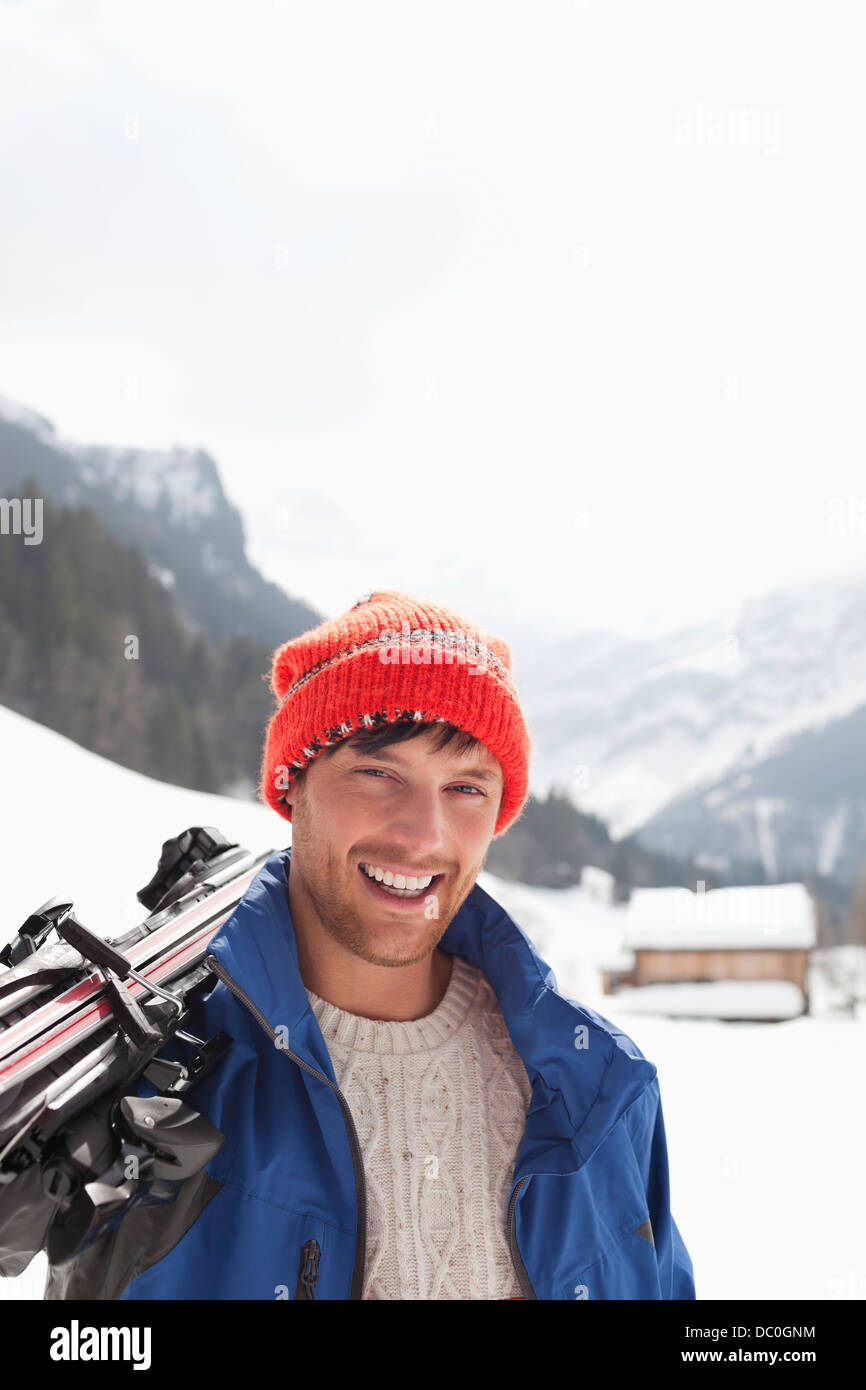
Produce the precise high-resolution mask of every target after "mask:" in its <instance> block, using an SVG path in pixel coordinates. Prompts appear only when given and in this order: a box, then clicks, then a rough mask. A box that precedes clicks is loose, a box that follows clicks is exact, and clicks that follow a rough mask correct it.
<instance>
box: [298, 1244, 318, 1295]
mask: <svg viewBox="0 0 866 1390" xmlns="http://www.w3.org/2000/svg"><path fill="white" fill-rule="evenodd" d="M321 1253H322V1251H321V1249H320V1246H319V1242H318V1241H317V1240H308V1241H305V1242H304V1244H303V1245H302V1246H301V1265H300V1268H299V1270H298V1286H297V1288H296V1289H295V1298H296V1299H299V1298H315V1297H316V1295H315V1293H314V1289H315V1287H316V1284H317V1283H318V1282H319V1256H320V1255H321Z"/></svg>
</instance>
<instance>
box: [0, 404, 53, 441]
mask: <svg viewBox="0 0 866 1390" xmlns="http://www.w3.org/2000/svg"><path fill="white" fill-rule="evenodd" d="M0 418H2V419H4V420H8V421H9V422H10V424H13V425H23V426H24V428H25V429H28V430H32V431H33V433H34V434H37V435H39V436H40V437H44V436H45V435H48V436H51V437H52V442H53V435H54V426H53V425H52V423H51V421H50V420H46V418H45V416H44V415H38V414H37V413H36V411H35V410H31V409H30V408H29V406H26V405H20V404H19V402H18V401H12V400H10V399H9V397H8V396H3V395H0Z"/></svg>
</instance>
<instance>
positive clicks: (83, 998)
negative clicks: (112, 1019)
mask: <svg viewBox="0 0 866 1390" xmlns="http://www.w3.org/2000/svg"><path fill="white" fill-rule="evenodd" d="M272 853H273V851H272V850H271V851H268V853H267V854H263V855H259V856H253V855H249V856H248V861H249V862H248V867H246V868H244V869H242V870H241V871H240V872H239V873H235V875H234V876H233V877H232V879H231V881H230V882H228V883H226V884H225V885H224V886H222V887H220V886H218V885H214V886H213V888H212V891H211V892H209V893H208V894H207V895H206V896H205V897H204V898H203V899H202V898H201V896H200V890H195V891H194V892H193V893H191V894H190V895H189V896H190V897H191V898H194V899H195V902H194V903H193V904H190V903H189V902H188V899H186V898H185V899H182V900H181V901H180V902H178V903H177V904H176V905H175V907H176V911H175V912H174V914H173V916H172V917H171V919H170V920H169V921H167V922H165V924H164V925H162V926H159V925H154V923H153V919H152V918H151V919H149V922H150V930H149V932H148V934H147V935H146V936H145V937H143V938H140V939H139V934H140V930H141V928H140V927H136V928H133V931H132V933H129V934H128V935H127V937H125V938H124V937H121V938H119V939H118V940H117V941H115V942H113V943H109V944H113V945H114V946H115V947H116V948H117V949H118V950H121V951H123V953H124V954H125V956H126V958H127V960H128V961H129V963H130V964H131V965H132V966H134V967H135V969H136V970H138V971H140V972H141V973H143V974H144V975H145V976H146V977H147V978H148V979H152V980H153V982H154V983H155V984H165V983H166V982H167V981H168V980H170V979H172V978H173V977H174V975H175V974H176V973H178V972H179V971H180V970H183V969H186V968H188V967H189V965H190V964H191V963H193V961H194V960H196V961H197V960H198V959H201V956H203V955H204V948H205V947H206V946H207V944H208V942H209V941H210V939H211V937H212V936H214V935H215V933H216V931H217V930H218V928H219V927H220V926H222V924H223V922H224V921H225V920H226V918H227V917H228V916H229V914H230V913H231V912H232V911H233V910H234V908H235V907H236V906H237V904H238V903H239V902H240V900H241V898H242V897H243V894H244V893H245V892H246V889H247V888H248V887H249V885H250V883H251V882H252V880H253V878H254V877H255V875H256V874H257V873H258V871H259V869H260V868H261V866H262V864H263V863H264V862H265V860H266V859H267V858H268V857H269V856H270V854H272ZM226 872H228V871H226ZM130 937H131V938H132V939H133V943H134V944H133V945H132V946H130V947H128V949H125V950H124V947H125V946H126V943H127V942H128V941H129V939H130ZM187 938H192V943H193V946H195V945H196V944H198V945H200V946H201V951H200V953H199V956H198V957H195V956H194V952H193V954H192V955H191V954H190V952H189V950H182V949H181V948H182V947H183V945H184V943H185V941H186V939H187ZM52 948H53V943H52ZM38 955H39V952H36V953H35V954H34V956H32V957H31V958H30V959H31V960H35V959H36V957H37V956H38ZM58 958H59V956H58V953H57V952H55V951H54V950H53V949H52V950H51V951H50V953H46V957H45V959H46V961H50V962H51V968H52V969H54V968H57V967H56V964H55V962H56V961H57V959H58ZM65 959H66V968H68V969H69V970H74V969H76V962H77V969H78V974H79V979H78V980H77V981H76V983H74V984H72V985H70V986H69V987H68V988H67V989H65V990H64V991H63V993H61V994H60V995H59V996H58V997H57V998H55V999H52V1000H51V1001H50V1003H46V1004H43V1005H42V1006H41V1008H37V1009H36V1010H34V1011H33V1012H31V1013H29V1014H27V1015H26V1016H25V1017H24V1018H21V1019H19V1020H18V1021H17V1022H13V1023H11V1024H9V1025H8V1026H7V1027H6V1028H5V1029H4V1030H3V1031H2V1032H0V1095H2V1094H3V1092H4V1091H5V1090H7V1089H8V1088H9V1087H10V1086H14V1085H17V1084H18V1082H20V1081H23V1080H24V1079H25V1078H26V1077H27V1076H29V1075H30V1073H31V1071H32V1070H33V1069H34V1068H35V1067H38V1066H40V1065H42V1064H44V1063H46V1062H49V1061H54V1060H55V1058H56V1057H57V1056H59V1055H61V1054H62V1052H64V1051H66V1050H67V1049H68V1048H71V1047H74V1046H75V1044H76V1043H78V1042H81V1041H82V1040H83V1039H84V1038H86V1037H87V1036H88V1035H89V1034H90V1033H92V1032H93V1031H94V1029H95V1028H98V1027H99V1024H100V1022H101V1021H102V1019H103V1018H105V1017H106V1016H107V1015H109V1014H110V1013H111V1011H112V1006H111V1004H110V1003H109V1002H108V1001H107V1000H105V998H104V996H105V993H106V981H105V978H104V976H103V975H102V974H101V973H100V971H98V970H97V971H92V970H91V968H90V967H89V966H88V963H87V961H86V960H85V959H84V957H83V956H82V955H81V954H80V953H79V952H73V951H67V955H66V958H65ZM82 972H84V978H83V979H82V978H80V977H81V974H82ZM10 983H12V981H11V980H10V979H9V978H8V977H4V976H3V975H0V987H5V986H7V985H8V984H10ZM124 987H125V988H126V989H127V990H128V991H129V993H130V994H132V995H133V997H136V998H137V997H138V996H140V995H142V994H144V993H145V991H144V989H143V988H142V986H141V985H139V984H137V983H136V982H135V981H132V980H131V981H129V982H124ZM37 989H38V986H34V985H29V984H27V983H26V977H25V981H24V983H23V985H22V990H21V991H18V990H16V991H14V992H13V993H12V994H10V995H8V996H6V997H2V998H0V1017H2V1016H3V1015H5V1016H6V1017H7V1018H8V1017H9V1014H10V1012H12V1011H13V1010H14V1009H16V1008H18V1007H20V1005H21V1004H22V1003H24V1002H30V1001H31V999H32V996H33V994H34V992H35V991H36V990H37ZM34 1034H38V1036H34ZM43 1035H44V1036H43Z"/></svg>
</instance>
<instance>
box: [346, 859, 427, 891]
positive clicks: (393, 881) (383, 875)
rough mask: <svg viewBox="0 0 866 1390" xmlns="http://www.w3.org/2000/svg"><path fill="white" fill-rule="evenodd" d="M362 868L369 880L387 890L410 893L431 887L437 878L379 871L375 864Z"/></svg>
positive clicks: (364, 865) (365, 865)
mask: <svg viewBox="0 0 866 1390" xmlns="http://www.w3.org/2000/svg"><path fill="white" fill-rule="evenodd" d="M361 868H362V869H363V870H364V873H365V874H366V875H367V877H368V878H374V879H375V880H376V882H377V883H384V884H385V886H386V887H387V888H405V889H408V891H409V892H417V891H418V889H420V888H427V887H429V885H430V884H431V883H432V882H433V879H434V877H435V875H433V874H425V875H424V877H423V878H417V877H412V876H411V875H410V876H408V877H407V876H406V875H404V874H392V873H391V870H390V869H377V868H376V867H375V866H374V865H373V864H362V865H361Z"/></svg>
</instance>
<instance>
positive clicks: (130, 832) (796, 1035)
mask: <svg viewBox="0 0 866 1390" xmlns="http://www.w3.org/2000/svg"><path fill="white" fill-rule="evenodd" d="M0 763H2V766H3V770H4V789H5V792H6V807H7V809H8V811H9V814H8V815H7V817H6V824H5V825H4V833H3V837H2V841H0V844H2V850H3V856H4V867H5V869H6V874H5V875H4V918H3V920H4V927H3V930H2V932H0V937H2V939H5V940H8V939H9V938H10V937H11V936H13V935H14V932H15V930H16V929H17V927H18V926H19V925H20V923H21V922H22V921H23V920H24V919H25V917H26V916H28V914H29V913H30V912H32V911H33V909H34V908H35V907H38V906H39V905H40V904H41V903H43V902H44V901H45V900H46V899H47V898H48V897H50V896H52V895H53V894H55V893H59V892H69V893H70V894H71V895H72V896H73V898H74V901H75V906H76V913H77V915H78V916H79V918H80V919H81V921H82V922H84V923H85V925H87V926H89V927H92V928H93V929H94V930H95V931H98V932H99V933H100V934H102V935H118V934H120V933H121V932H122V931H124V930H127V929H128V928H129V927H131V926H133V925H135V923H137V922H139V921H140V920H142V916H143V910H142V907H141V904H139V903H138V901H137V899H136V898H135V889H136V888H139V887H141V886H142V885H143V884H144V883H146V882H147V881H148V879H149V878H150V877H151V875H152V873H153V871H154V869H155V867H156V863H157V859H158V857H159V850H160V848H161V845H162V842H163V840H165V839H167V838H168V837H169V836H171V835H176V834H177V833H178V832H179V831H180V830H183V829H185V828H186V827H187V826H189V825H196V824H205V825H216V826H217V827H218V828H219V829H220V830H222V831H224V832H225V833H226V834H228V835H231V836H232V837H236V838H238V839H239V840H240V841H241V842H242V843H243V844H245V845H246V846H247V847H248V848H249V849H251V850H254V851H257V852H258V851H261V850H268V849H277V848H282V847H283V846H284V845H285V844H287V843H289V842H290V839H291V827H290V825H288V823H287V822H285V821H283V820H282V819H280V818H279V817H278V816H276V815H275V813H274V812H273V811H272V810H271V809H270V808H269V807H265V806H260V805H257V804H255V803H251V802H250V803H247V802H240V801H233V800H232V799H231V798H229V797H219V796H213V795H209V794H204V793H199V792H195V791H189V790H186V789H184V788H180V787H173V786H168V785H164V784H161V783H159V782H156V781H154V780H152V779H151V778H148V777H144V776H142V775H140V774H138V773H135V772H130V771H128V770H127V769H124V768H121V767H118V766H116V765H115V764H113V763H111V762H109V761H107V760H106V759H104V758H100V757H98V756H97V755H95V754H92V753H89V752H86V751H85V750H84V749H82V748H79V747H78V746H77V745H76V744H74V743H72V742H70V740H68V739H65V738H63V737H62V736H61V735H60V734H57V733H54V732H53V731H51V730H48V729H45V728H43V727H42V726H41V725H38V724H36V723H33V722H32V721H30V720H27V719H25V718H23V717H22V716H20V715H18V714H15V713H13V712H12V711H10V710H7V709H4V708H2V707H0ZM478 881H479V883H480V885H481V887H482V888H484V889H485V891H487V892H488V893H490V894H491V895H492V896H493V897H494V898H495V899H496V900H497V901H498V902H500V903H501V904H502V906H503V907H504V908H505V909H506V911H508V912H510V913H511V914H512V915H513V916H514V917H515V919H516V920H517V922H518V923H519V925H520V926H521V927H523V929H524V930H525V931H526V932H527V934H528V935H529V936H530V937H531V938H532V940H533V941H534V942H535V945H536V947H537V949H538V951H539V953H540V955H541V956H542V957H543V959H544V960H546V961H547V962H548V964H550V965H551V966H552V967H553V969H554V973H555V975H556V979H557V982H558V984H559V987H560V989H561V990H562V992H563V993H564V994H566V995H567V996H568V997H570V998H572V999H577V1000H579V1002H580V1003H582V1004H585V1005H588V1006H589V1007H590V1008H593V1009H595V1010H596V1011H597V1012H598V1013H600V1014H602V1015H603V1016H604V1017H605V1018H607V1019H610V1020H611V1021H612V1022H614V1023H616V1025H617V1026H618V1027H620V1028H622V1029H624V1030H625V1032H626V1033H627V1034H628V1035H629V1036H630V1037H631V1038H633V1039H634V1041H635V1042H636V1043H637V1045H638V1047H640V1049H641V1051H642V1052H643V1053H644V1055H645V1056H646V1057H648V1058H649V1059H650V1060H651V1061H652V1062H654V1063H655V1065H656V1066H657V1068H658V1075H659V1082H660V1086H661V1095H662V1105H663V1113H664V1120H665V1127H666V1131H667V1140H668V1154H669V1163H670V1180H671V1202H672V1210H673V1213H674V1217H675V1219H676V1222H677V1225H678V1227H679V1229H680V1231H681V1233H682V1235H683V1239H684V1240H685V1242H686V1245H687V1247H688V1250H689V1253H690V1255H691V1257H692V1260H693V1262H694V1267H695V1282H696V1286H697V1294H698V1298H699V1299H714V1298H719V1299H733V1300H741V1299H766V1298H783V1299H786V1298H807V1299H863V1298H866V1218H864V1214H863V1202H862V1199H861V1193H862V1154H863V1151H864V1144H866V1107H864V1105H863V1099H862V1098H863V1081H862V1077H863V1070H864V1064H866V1021H864V1020H863V1019H862V1018H860V1019H858V1018H854V1017H841V1018H838V1017H833V1016H832V1015H828V1016H826V1017H800V1018H794V1019H791V1020H790V1021H786V1022H782V1023H777V1024H773V1025H769V1024H761V1023H724V1022H720V1021H718V1020H717V1019H714V1018H705V1019H683V1018H680V1019H670V1018H665V1017H658V1016H653V1015H650V1014H644V1013H641V1012H638V1011H637V1010H636V1009H629V1008H627V1007H625V1002H626V1000H625V996H623V995H619V996H608V995H603V994H602V993H601V988H600V970H601V969H602V968H603V967H604V966H605V965H606V964H607V963H609V962H612V961H614V960H615V959H616V958H617V956H618V954H619V952H620V951H621V949H622V939H623V932H624V928H625V923H626V919H627V915H628V914H627V911H626V909H625V907H624V906H623V905H617V906H611V907H607V906H605V905H604V904H602V903H599V902H598V901H596V900H595V899H594V898H593V897H592V896H591V895H589V894H588V893H587V892H586V891H585V890H584V889H582V888H579V887H573V888H569V889H564V890H558V889H535V888H529V887H526V886H525V885H521V884H510V883H505V882H504V881H502V880H497V879H496V878H495V877H494V876H493V875H491V874H488V873H486V872H483V873H482V874H481V875H479V880H478ZM685 891H687V890H685ZM715 891H717V892H721V891H724V890H715ZM709 896H710V895H709V894H708V895H707V897H709ZM849 953H850V954H851V955H852V960H851V961H850V962H847V961H846V969H849V970H850V972H851V973H855V972H856V970H857V964H856V962H855V961H854V960H853V956H854V954H855V952H854V949H853V948H850V952H849ZM858 959H859V960H860V974H861V977H862V976H863V970H862V957H861V956H858ZM810 992H812V991H811V990H810ZM44 1280H45V1260H44V1256H42V1255H39V1256H37V1257H36V1258H35V1259H34V1260H33V1261H31V1264H30V1266H29V1267H28V1269H27V1270H25V1271H24V1273H23V1274H21V1275H20V1276H19V1277H18V1278H17V1279H0V1297H5V1298H11V1299H39V1298H41V1296H42V1290H43V1287H44Z"/></svg>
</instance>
